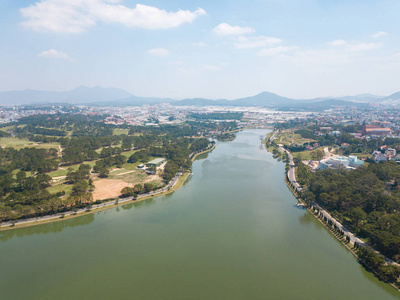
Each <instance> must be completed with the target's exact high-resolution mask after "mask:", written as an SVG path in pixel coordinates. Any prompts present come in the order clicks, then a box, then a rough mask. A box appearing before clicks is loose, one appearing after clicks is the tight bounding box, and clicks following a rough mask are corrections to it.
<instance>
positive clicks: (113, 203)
mask: <svg viewBox="0 0 400 300" xmlns="http://www.w3.org/2000/svg"><path fill="white" fill-rule="evenodd" d="M214 149H215V144H214V145H213V146H212V147H211V148H209V149H206V150H204V151H202V152H199V153H196V154H194V155H193V156H192V157H191V160H192V162H193V161H194V160H195V159H196V157H197V156H199V155H201V154H204V153H208V152H210V151H211V150H214ZM189 175H190V173H188V172H186V173H183V174H179V173H178V174H177V175H176V176H175V177H174V178H173V179H172V180H171V181H170V182H169V183H168V184H167V185H166V186H165V187H164V188H162V190H163V189H165V188H167V190H166V191H161V192H155V193H154V194H150V195H145V196H143V197H140V198H139V199H138V198H137V199H135V200H133V199H132V197H128V198H121V199H119V198H117V199H113V200H110V201H108V202H104V203H101V204H93V205H92V208H91V209H90V210H87V209H86V208H82V209H79V210H78V211H77V212H76V213H75V212H74V211H66V212H61V213H57V214H53V215H47V216H43V217H39V218H30V219H19V220H16V221H17V222H16V223H15V225H12V223H10V222H4V223H0V232H1V231H7V230H13V229H19V228H25V227H31V226H36V225H42V224H47V223H53V222H59V221H64V220H71V219H73V218H77V217H81V216H85V215H89V214H94V213H96V212H100V211H104V210H107V209H111V208H114V207H118V206H122V205H125V204H132V203H137V202H141V201H144V200H148V199H151V198H155V197H158V196H164V195H168V194H171V193H173V192H175V191H177V190H179V189H180V188H181V187H182V186H183V184H184V183H185V182H186V180H187V178H188V177H189ZM175 179H176V181H175V182H174V183H172V182H173V181H174V180H175ZM171 183H172V185H171V186H169V185H170V184H171ZM168 186H169V187H168Z"/></svg>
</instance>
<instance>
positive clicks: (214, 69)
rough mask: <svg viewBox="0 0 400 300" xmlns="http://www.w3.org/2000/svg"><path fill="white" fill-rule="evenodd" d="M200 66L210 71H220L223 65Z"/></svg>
mask: <svg viewBox="0 0 400 300" xmlns="http://www.w3.org/2000/svg"><path fill="white" fill-rule="evenodd" d="M200 68H201V69H202V70H205V71H210V72H218V71H221V67H220V66H215V65H202V66H201V67H200Z"/></svg>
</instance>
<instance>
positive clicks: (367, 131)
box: [361, 122, 392, 136]
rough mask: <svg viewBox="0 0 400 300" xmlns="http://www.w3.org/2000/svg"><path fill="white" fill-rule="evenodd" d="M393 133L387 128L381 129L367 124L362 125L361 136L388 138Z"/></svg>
mask: <svg viewBox="0 0 400 300" xmlns="http://www.w3.org/2000/svg"><path fill="white" fill-rule="evenodd" d="M391 133H392V130H391V129H390V128H387V127H380V126H375V125H369V124H365V122H364V123H363V125H362V128H361V134H362V135H377V136H387V135H390V134H391Z"/></svg>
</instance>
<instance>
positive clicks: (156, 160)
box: [146, 158, 167, 167]
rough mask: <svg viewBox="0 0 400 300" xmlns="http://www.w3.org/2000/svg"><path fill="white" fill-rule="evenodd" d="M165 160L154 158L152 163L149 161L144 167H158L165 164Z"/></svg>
mask: <svg viewBox="0 0 400 300" xmlns="http://www.w3.org/2000/svg"><path fill="white" fill-rule="evenodd" d="M166 161H167V160H166V159H165V158H155V159H153V160H152V161H149V162H148V163H147V164H146V167H158V166H159V165H161V164H162V163H164V162H166Z"/></svg>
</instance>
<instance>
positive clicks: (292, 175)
mask: <svg viewBox="0 0 400 300" xmlns="http://www.w3.org/2000/svg"><path fill="white" fill-rule="evenodd" d="M325 149H326V150H325ZM279 150H280V151H282V152H284V153H287V155H288V157H289V166H290V169H289V171H288V178H289V181H290V182H291V183H292V184H293V186H294V187H295V188H296V190H297V191H299V192H300V191H301V190H302V188H301V186H300V185H299V184H298V182H297V181H296V173H295V164H294V161H293V156H292V154H291V153H290V152H289V151H288V150H286V149H284V148H283V146H282V145H279ZM324 151H325V153H328V155H330V154H329V151H328V148H324ZM328 157H329V156H328ZM312 206H313V207H314V208H316V209H318V210H319V211H320V213H321V214H322V215H323V216H324V217H326V218H327V220H330V221H332V223H333V224H335V225H336V227H337V228H338V229H339V230H342V231H343V232H344V235H345V236H348V237H349V238H350V243H351V244H353V245H354V243H358V244H359V245H360V246H362V247H364V246H367V243H365V242H364V241H363V240H361V239H359V238H358V237H357V236H356V235H355V234H353V233H352V232H351V231H350V230H348V229H347V228H346V227H345V226H344V225H343V224H342V223H340V222H339V221H338V220H336V219H335V218H334V217H332V216H331V215H330V214H329V213H328V212H327V211H326V210H325V209H323V208H322V207H321V206H319V205H318V204H317V203H315V202H314V203H312ZM373 250H374V249H373ZM374 251H375V253H377V254H380V255H382V253H380V252H378V251H376V250H374ZM382 256H383V258H384V259H385V261H386V262H387V263H390V264H395V265H397V266H400V264H398V263H396V262H394V261H393V260H391V259H390V258H388V257H386V256H385V255H382Z"/></svg>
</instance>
